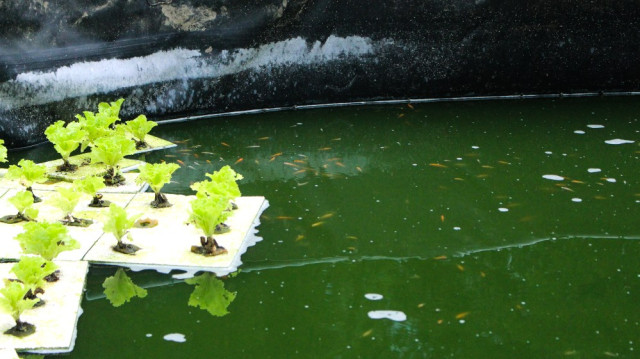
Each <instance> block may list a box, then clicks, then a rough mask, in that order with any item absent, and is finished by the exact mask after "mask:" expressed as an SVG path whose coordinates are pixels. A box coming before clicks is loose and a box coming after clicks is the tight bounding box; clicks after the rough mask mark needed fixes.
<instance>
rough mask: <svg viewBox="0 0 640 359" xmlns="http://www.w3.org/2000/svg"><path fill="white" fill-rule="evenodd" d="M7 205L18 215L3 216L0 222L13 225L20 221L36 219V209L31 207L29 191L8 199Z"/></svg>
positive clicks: (31, 198) (31, 197)
mask: <svg viewBox="0 0 640 359" xmlns="http://www.w3.org/2000/svg"><path fill="white" fill-rule="evenodd" d="M9 203H11V204H12V205H13V206H14V207H16V209H18V214H14V215H8V216H4V217H2V218H0V222H4V223H9V224H13V223H18V222H22V221H35V219H36V217H38V209H36V208H33V207H31V206H32V205H33V194H32V193H31V192H29V191H21V192H18V193H16V194H15V196H13V197H11V198H9Z"/></svg>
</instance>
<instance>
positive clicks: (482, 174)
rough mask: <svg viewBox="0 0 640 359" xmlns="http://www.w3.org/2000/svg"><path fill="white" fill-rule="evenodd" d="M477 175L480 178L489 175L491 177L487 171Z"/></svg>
mask: <svg viewBox="0 0 640 359" xmlns="http://www.w3.org/2000/svg"><path fill="white" fill-rule="evenodd" d="M476 177H478V178H487V177H489V175H488V174H486V173H481V174H479V175H477V176H476Z"/></svg>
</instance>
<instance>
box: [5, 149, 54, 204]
mask: <svg viewBox="0 0 640 359" xmlns="http://www.w3.org/2000/svg"><path fill="white" fill-rule="evenodd" d="M5 178H6V179H10V180H18V181H19V182H20V184H21V185H22V186H24V187H25V188H26V189H27V191H29V192H31V194H33V189H32V186H33V184H34V183H42V182H46V181H47V168H46V167H45V166H43V165H38V164H35V163H34V162H33V161H31V160H26V159H21V160H20V162H18V165H17V166H16V165H11V166H9V169H8V170H7V174H6V175H5ZM33 200H34V202H36V203H37V202H40V201H42V200H41V199H40V198H39V197H37V196H36V195H33Z"/></svg>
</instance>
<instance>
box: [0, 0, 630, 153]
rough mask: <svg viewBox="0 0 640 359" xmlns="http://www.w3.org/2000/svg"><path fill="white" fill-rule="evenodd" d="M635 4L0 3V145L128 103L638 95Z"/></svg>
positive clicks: (177, 107) (139, 109) (167, 112)
mask: <svg viewBox="0 0 640 359" xmlns="http://www.w3.org/2000/svg"><path fill="white" fill-rule="evenodd" d="M639 21H640V3H638V2H637V1H613V0H602V1H597V0H594V1H575V0H573V1H570V0H538V1H536V0H532V1H520V0H511V1H507V0H504V1H497V0H496V1H492V0H433V1H425V0H402V1H401V0H384V1H380V0H369V1H362V0H343V1H336V0H279V1H278V0H270V1H266V0H251V1H247V0H217V1H205V0H184V1H182V0H173V1H172V0H166V1H154V0H146V1H145V0H104V1H98V2H97V1H94V0H75V1H74V0H66V1H45V0H0V138H3V139H5V141H6V142H7V144H8V145H9V146H10V147H19V146H27V145H31V144H34V143H38V142H40V141H43V140H44V137H43V134H42V133H43V131H44V129H45V128H46V127H47V126H48V125H49V124H50V123H52V122H53V121H56V120H60V119H62V120H68V121H70V120H72V119H73V116H74V114H76V113H80V112H81V111H83V110H95V109H96V107H97V104H98V102H102V101H113V100H115V99H117V98H119V97H124V98H125V99H126V101H125V104H124V106H123V109H122V115H123V117H124V118H127V117H131V116H134V115H137V114H140V113H144V114H146V115H147V116H149V117H150V118H152V119H155V120H158V119H170V118H176V117H181V116H186V115H192V114H205V113H207V114H211V113H213V114H215V113H227V112H232V111H242V110H251V109H261V108H274V107H289V106H301V105H311V104H320V103H328V104H330V103H337V102H340V103H344V102H351V101H371V100H398V99H408V98H449V97H459V96H470V97H473V96H494V95H496V96H499V95H514V94H557V93H580V92H608V91H637V90H638V89H639V85H638V84H639V81H640V66H638V59H639V58H640V26H639Z"/></svg>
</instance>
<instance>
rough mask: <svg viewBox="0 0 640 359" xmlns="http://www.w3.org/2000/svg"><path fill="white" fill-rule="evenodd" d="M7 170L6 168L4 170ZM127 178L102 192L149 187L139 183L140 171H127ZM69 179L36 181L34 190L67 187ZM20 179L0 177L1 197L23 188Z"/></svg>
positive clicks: (137, 190) (134, 191) (140, 190)
mask: <svg viewBox="0 0 640 359" xmlns="http://www.w3.org/2000/svg"><path fill="white" fill-rule="evenodd" d="M4 172H6V170H4ZM2 175H3V172H2V171H0V176H2ZM122 175H123V176H124V178H125V182H124V183H123V184H120V185H118V186H107V187H105V188H104V189H102V190H100V193H136V192H144V191H146V190H147V188H148V187H149V185H148V184H146V183H143V184H137V183H136V178H138V172H127V173H123V174H122ZM69 184H70V183H69V181H65V180H61V179H49V180H48V181H47V182H45V183H35V184H34V185H33V190H34V191H35V192H36V193H37V192H39V191H55V190H56V188H58V187H67V186H69ZM22 188H23V187H22V186H20V184H19V183H18V181H13V180H8V179H5V178H0V197H1V196H2V194H4V193H6V192H7V191H8V190H10V189H22Z"/></svg>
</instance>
